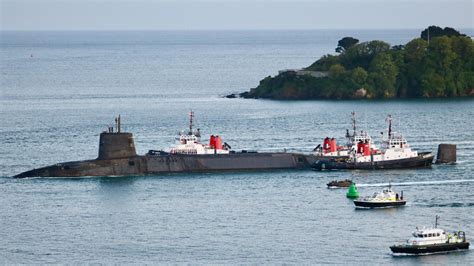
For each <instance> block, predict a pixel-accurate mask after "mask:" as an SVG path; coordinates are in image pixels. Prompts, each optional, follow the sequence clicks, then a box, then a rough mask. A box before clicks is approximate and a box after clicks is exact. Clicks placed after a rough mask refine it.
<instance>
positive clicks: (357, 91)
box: [242, 26, 474, 99]
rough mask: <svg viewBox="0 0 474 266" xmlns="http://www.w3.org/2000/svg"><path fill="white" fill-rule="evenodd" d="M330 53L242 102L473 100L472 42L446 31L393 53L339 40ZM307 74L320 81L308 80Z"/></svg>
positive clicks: (432, 30)
mask: <svg viewBox="0 0 474 266" xmlns="http://www.w3.org/2000/svg"><path fill="white" fill-rule="evenodd" d="M428 32H429V33H428ZM428 35H429V39H428ZM336 51H337V52H339V54H338V55H326V56H323V57H322V58H320V59H319V60H318V61H316V62H314V63H313V64H312V65H311V66H309V67H307V68H306V69H304V70H305V71H306V72H305V73H298V72H294V71H289V72H284V73H281V74H279V75H278V76H276V77H267V78H265V79H263V80H262V81H260V84H259V86H258V87H257V88H255V89H252V90H251V91H250V92H247V93H243V94H242V96H244V97H250V98H273V99H320V98H322V99H325V98H326V99H349V98H395V97H402V98H408V97H409V98H418V97H424V98H430V97H457V96H472V95H473V91H474V42H473V40H472V39H471V38H469V37H466V36H465V35H463V34H461V33H459V32H457V31H456V30H454V29H452V28H445V29H441V28H439V27H436V26H430V27H429V28H427V29H425V30H424V31H423V32H422V33H421V38H417V39H414V40H412V41H410V42H408V43H407V44H406V45H397V46H393V47H391V46H390V45H389V44H388V43H385V42H382V41H370V42H363V43H358V40H357V39H354V38H352V37H345V38H343V39H341V40H340V41H339V43H338V47H337V48H336ZM308 71H309V73H311V71H313V72H315V73H316V72H318V73H321V74H323V77H320V76H314V75H308V74H307V73H308ZM324 75H326V76H324Z"/></svg>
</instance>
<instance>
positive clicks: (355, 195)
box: [346, 183, 359, 199]
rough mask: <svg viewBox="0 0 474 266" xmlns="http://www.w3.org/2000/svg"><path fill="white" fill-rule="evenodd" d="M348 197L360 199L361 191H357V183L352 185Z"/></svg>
mask: <svg viewBox="0 0 474 266" xmlns="http://www.w3.org/2000/svg"><path fill="white" fill-rule="evenodd" d="M346 197H348V198H350V199H355V198H358V197H359V191H357V187H356V184H355V183H352V184H351V186H350V187H349V190H348V191H347V193H346Z"/></svg>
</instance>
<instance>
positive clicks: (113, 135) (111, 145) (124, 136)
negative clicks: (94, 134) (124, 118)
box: [97, 115, 137, 160]
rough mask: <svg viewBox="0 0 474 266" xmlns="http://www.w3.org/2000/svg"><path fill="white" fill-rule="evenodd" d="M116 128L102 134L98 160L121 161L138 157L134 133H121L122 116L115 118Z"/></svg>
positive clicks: (110, 128)
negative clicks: (121, 159)
mask: <svg viewBox="0 0 474 266" xmlns="http://www.w3.org/2000/svg"><path fill="white" fill-rule="evenodd" d="M115 128H116V131H114V128H113V127H109V128H108V130H107V131H104V132H102V133H100V140H99V157H97V159H98V160H108V159H120V158H128V157H134V156H137V152H136V150H135V143H134V141H133V135H132V133H127V132H121V124H120V115H119V116H118V117H116V118H115Z"/></svg>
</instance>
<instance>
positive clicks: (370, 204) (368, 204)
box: [354, 200, 407, 208]
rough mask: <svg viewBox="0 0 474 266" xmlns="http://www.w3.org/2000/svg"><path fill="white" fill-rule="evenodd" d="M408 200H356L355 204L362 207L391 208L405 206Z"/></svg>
mask: <svg viewBox="0 0 474 266" xmlns="http://www.w3.org/2000/svg"><path fill="white" fill-rule="evenodd" d="M406 204H407V202H406V201H405V200H399V201H392V202H369V201H361V200H354V205H355V206H356V207H360V208H390V207H399V206H405V205H406Z"/></svg>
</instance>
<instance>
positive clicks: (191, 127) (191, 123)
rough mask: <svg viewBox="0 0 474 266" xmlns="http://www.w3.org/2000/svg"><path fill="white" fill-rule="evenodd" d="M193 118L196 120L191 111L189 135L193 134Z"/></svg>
mask: <svg viewBox="0 0 474 266" xmlns="http://www.w3.org/2000/svg"><path fill="white" fill-rule="evenodd" d="M193 118H194V112H193V110H191V111H190V112H189V135H192V134H193Z"/></svg>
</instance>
